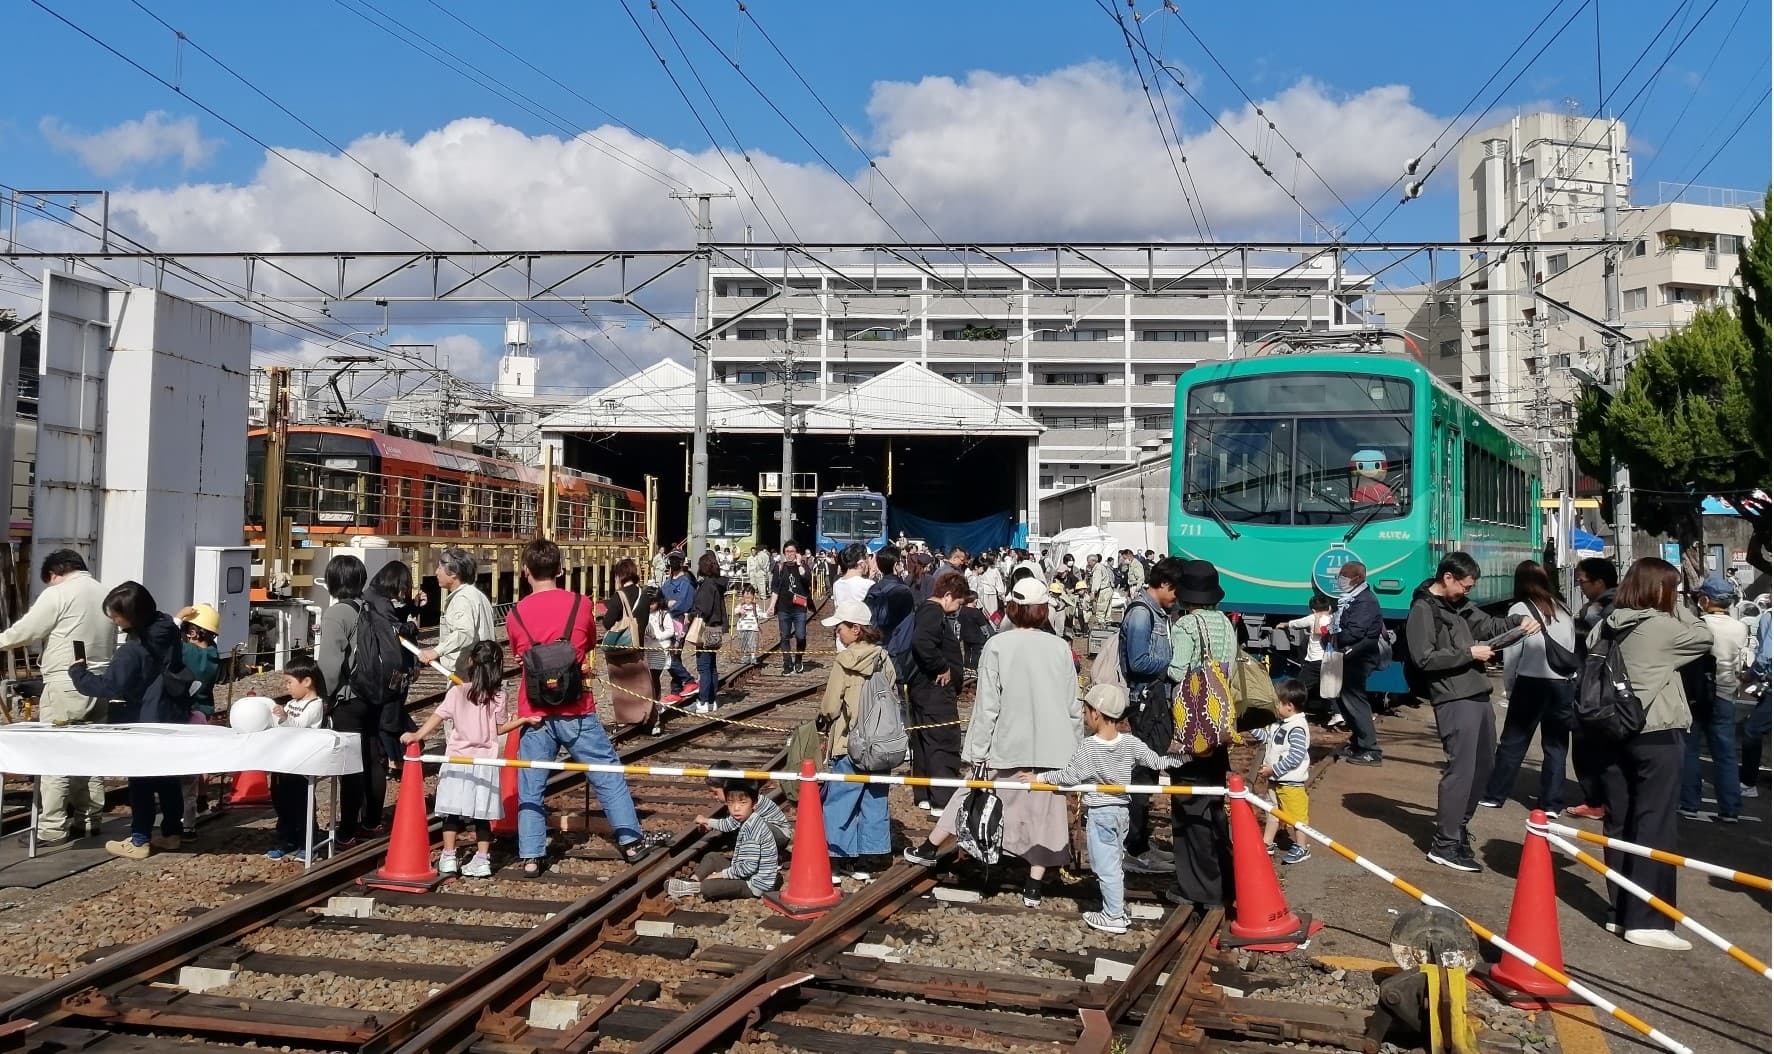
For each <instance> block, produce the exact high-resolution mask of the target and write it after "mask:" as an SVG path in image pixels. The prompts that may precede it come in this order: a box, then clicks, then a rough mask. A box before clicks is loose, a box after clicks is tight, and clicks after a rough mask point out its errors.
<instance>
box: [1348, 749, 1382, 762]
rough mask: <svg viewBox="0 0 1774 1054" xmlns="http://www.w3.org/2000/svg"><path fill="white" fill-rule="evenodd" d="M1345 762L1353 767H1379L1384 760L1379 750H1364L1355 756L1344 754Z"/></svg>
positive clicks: (1354, 754)
mask: <svg viewBox="0 0 1774 1054" xmlns="http://www.w3.org/2000/svg"><path fill="white" fill-rule="evenodd" d="M1343 760H1344V761H1347V762H1348V763H1349V764H1351V765H1378V764H1379V763H1380V762H1381V761H1382V760H1384V759H1383V758H1381V757H1380V752H1379V751H1377V750H1363V751H1359V752H1356V753H1353V754H1344V755H1343Z"/></svg>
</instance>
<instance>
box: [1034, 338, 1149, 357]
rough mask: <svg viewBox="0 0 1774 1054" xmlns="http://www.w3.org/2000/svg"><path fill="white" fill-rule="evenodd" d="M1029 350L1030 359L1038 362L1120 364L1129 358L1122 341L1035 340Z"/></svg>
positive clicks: (1124, 342)
mask: <svg viewBox="0 0 1774 1054" xmlns="http://www.w3.org/2000/svg"><path fill="white" fill-rule="evenodd" d="M1017 346H1018V347H1019V348H1020V347H1021V342H1018V345H1017ZM1028 348H1029V358H1030V359H1033V360H1035V361H1037V362H1120V361H1121V360H1123V359H1125V358H1126V357H1127V342H1126V341H1121V340H1034V341H1030V342H1029V344H1028Z"/></svg>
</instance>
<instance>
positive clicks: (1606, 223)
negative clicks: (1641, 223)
mask: <svg viewBox="0 0 1774 1054" xmlns="http://www.w3.org/2000/svg"><path fill="white" fill-rule="evenodd" d="M1617 128H1618V125H1612V124H1610V126H1609V128H1608V181H1607V183H1606V184H1604V185H1603V187H1602V237H1603V238H1605V239H1607V240H1608V243H1609V244H1608V247H1607V250H1606V251H1605V252H1604V253H1603V255H1602V293H1603V295H1604V296H1605V297H1606V298H1607V310H1608V315H1607V322H1608V332H1606V333H1604V334H1603V335H1602V343H1603V345H1604V346H1605V347H1606V348H1607V361H1608V389H1609V395H1610V396H1617V395H1619V394H1620V392H1621V391H1622V390H1623V389H1624V388H1625V386H1626V355H1627V351H1628V350H1629V348H1628V346H1627V345H1626V344H1624V343H1622V342H1621V340H1620V334H1619V330H1620V309H1621V303H1620V247H1619V246H1618V245H1616V244H1614V242H1615V241H1616V240H1617V239H1618V238H1619V237H1620V214H1619V208H1618V201H1617V198H1618V197H1619V192H1618V190H1617V189H1616V183H1617V180H1618V176H1617V173H1618V172H1619V170H1620V147H1619V143H1618V137H1617V134H1616V129H1617ZM1632 549H1633V546H1632V470H1631V469H1629V468H1627V467H1626V465H1625V464H1624V463H1622V462H1620V461H1619V460H1618V459H1616V460H1615V463H1614V562H1615V563H1616V564H1618V565H1619V567H1620V570H1621V571H1622V573H1624V572H1625V570H1626V568H1627V567H1628V566H1629V565H1630V564H1631V563H1632Z"/></svg>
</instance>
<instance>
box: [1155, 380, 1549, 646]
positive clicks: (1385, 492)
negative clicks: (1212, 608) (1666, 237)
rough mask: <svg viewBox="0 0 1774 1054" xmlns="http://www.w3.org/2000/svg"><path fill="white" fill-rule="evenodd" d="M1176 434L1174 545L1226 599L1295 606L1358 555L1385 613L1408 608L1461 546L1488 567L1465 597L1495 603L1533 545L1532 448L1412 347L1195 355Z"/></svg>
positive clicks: (1266, 606)
mask: <svg viewBox="0 0 1774 1054" xmlns="http://www.w3.org/2000/svg"><path fill="white" fill-rule="evenodd" d="M1175 435H1176V442H1175V445H1174V448H1175V449H1176V451H1177V452H1178V456H1176V457H1174V458H1173V459H1172V463H1171V490H1170V550H1171V552H1172V553H1174V554H1176V555H1178V556H1182V557H1184V558H1188V559H1202V560H1210V561H1212V562H1213V563H1214V565H1215V566H1216V567H1218V568H1219V569H1220V582H1221V585H1222V586H1223V587H1224V588H1225V590H1226V599H1225V602H1224V604H1223V605H1222V606H1223V607H1224V608H1225V609H1226V610H1227V611H1235V612H1239V613H1241V614H1243V615H1245V616H1261V617H1263V618H1265V619H1273V618H1274V617H1278V616H1288V617H1293V616H1297V615H1299V614H1302V613H1304V612H1305V611H1306V610H1307V605H1308V603H1309V602H1310V600H1311V598H1312V596H1313V594H1314V593H1315V592H1328V591H1329V590H1330V588H1331V585H1332V579H1333V578H1335V576H1336V574H1337V570H1338V568H1340V567H1341V566H1342V565H1343V564H1345V563H1348V562H1350V561H1353V560H1360V561H1361V562H1362V563H1364V564H1366V565H1367V569H1368V583H1369V586H1370V587H1371V588H1372V589H1373V591H1374V595H1375V596H1376V597H1377V598H1378V599H1379V601H1380V609H1381V611H1382V613H1383V614H1384V615H1385V616H1386V618H1387V619H1389V620H1394V621H1401V620H1403V618H1404V617H1405V615H1406V613H1407V612H1408V610H1409V608H1410V601H1411V592H1412V591H1413V590H1414V589H1415V588H1416V587H1417V585H1418V584H1419V583H1421V582H1422V581H1423V580H1424V579H1426V578H1428V577H1429V576H1430V575H1431V574H1432V573H1433V571H1434V568H1435V565H1436V563H1437V562H1439V561H1440V559H1441V558H1442V556H1443V555H1445V554H1447V553H1450V552H1453V551H1456V550H1462V549H1463V550H1465V551H1466V552H1468V553H1471V554H1472V556H1473V557H1474V558H1475V559H1477V560H1478V562H1479V565H1480V566H1481V567H1482V568H1483V571H1484V576H1483V577H1482V578H1481V579H1480V580H1479V583H1478V587H1477V589H1476V590H1475V591H1474V596H1473V599H1474V600H1475V601H1476V602H1477V603H1480V604H1494V603H1498V602H1500V601H1504V600H1507V599H1508V597H1509V594H1510V591H1511V588H1512V586H1513V576H1514V567H1515V564H1517V563H1518V562H1520V561H1522V560H1525V559H1530V558H1535V557H1538V556H1539V554H1540V552H1541V545H1542V533H1541V522H1540V520H1541V513H1540V505H1539V498H1540V479H1539V471H1540V470H1539V459H1538V458H1537V457H1536V455H1535V453H1534V451H1533V450H1532V449H1530V448H1529V447H1527V446H1524V445H1523V444H1522V443H1520V442H1518V441H1517V440H1516V439H1515V438H1513V437H1512V436H1511V435H1510V434H1509V433H1508V432H1507V431H1506V430H1505V429H1504V428H1503V426H1502V425H1500V424H1499V423H1498V422H1497V421H1496V420H1495V419H1494V418H1492V417H1490V416H1489V415H1487V414H1486V413H1485V412H1484V411H1483V410H1481V409H1479V407H1478V406H1476V405H1474V404H1473V403H1472V402H1471V401H1470V400H1468V399H1466V398H1465V397H1463V396H1462V395H1460V394H1459V393H1458V392H1455V391H1454V390H1453V389H1451V388H1449V387H1448V386H1447V385H1446V384H1444V383H1442V382H1441V381H1440V380H1438V379H1437V378H1436V377H1435V376H1434V375H1433V374H1432V373H1430V372H1429V370H1428V369H1426V368H1425V367H1424V366H1423V364H1422V363H1420V362H1418V361H1417V360H1416V359H1414V358H1410V357H1407V356H1402V355H1395V354H1385V353H1381V352H1373V353H1364V352H1348V351H1336V352H1332V351H1313V352H1296V353H1294V354H1271V355H1265V356H1258V357H1254V358H1247V359H1240V360H1235V361H1228V362H1216V363H1210V364H1203V365H1200V366H1197V367H1195V368H1194V369H1192V370H1190V371H1189V372H1188V373H1186V374H1184V375H1183V376H1182V377H1180V378H1178V380H1177V392H1176V432H1175ZM1251 621H1252V622H1255V621H1257V619H1255V618H1253V619H1251Z"/></svg>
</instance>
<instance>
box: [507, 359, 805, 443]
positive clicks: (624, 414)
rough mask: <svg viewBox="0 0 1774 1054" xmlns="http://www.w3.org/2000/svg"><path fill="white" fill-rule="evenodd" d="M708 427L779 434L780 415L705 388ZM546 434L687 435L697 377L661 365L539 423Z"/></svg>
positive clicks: (665, 362)
mask: <svg viewBox="0 0 1774 1054" xmlns="http://www.w3.org/2000/svg"><path fill="white" fill-rule="evenodd" d="M708 424H709V427H710V428H714V429H718V430H720V431H723V432H780V431H782V415H781V414H780V413H778V412H776V411H775V410H773V409H771V408H770V407H769V406H766V405H765V404H763V403H760V402H758V401H757V400H755V399H748V398H746V397H745V396H743V395H740V394H739V393H738V392H735V391H733V390H732V389H731V388H727V387H724V386H722V385H719V384H710V385H709V386H708ZM540 427H541V429H542V430H543V431H544V432H573V431H583V430H598V431H619V432H688V431H691V430H693V429H694V428H695V427H696V375H695V374H694V373H692V372H691V371H690V368H689V367H688V366H685V365H684V364H682V363H680V362H676V361H674V360H672V359H661V360H660V361H658V362H656V363H654V364H653V365H651V366H649V367H647V368H646V369H644V370H642V371H641V372H639V373H636V374H633V375H631V376H628V377H624V378H623V379H622V380H620V381H617V382H616V383H615V384H612V385H610V386H609V387H608V388H605V389H604V390H602V391H600V392H597V393H596V394H594V395H590V396H587V397H586V398H584V399H581V400H579V401H578V402H577V403H574V404H573V405H572V406H569V407H567V408H566V409H564V410H560V411H558V412H556V413H552V414H549V415H548V416H547V417H545V418H543V420H542V423H541V426H540Z"/></svg>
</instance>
